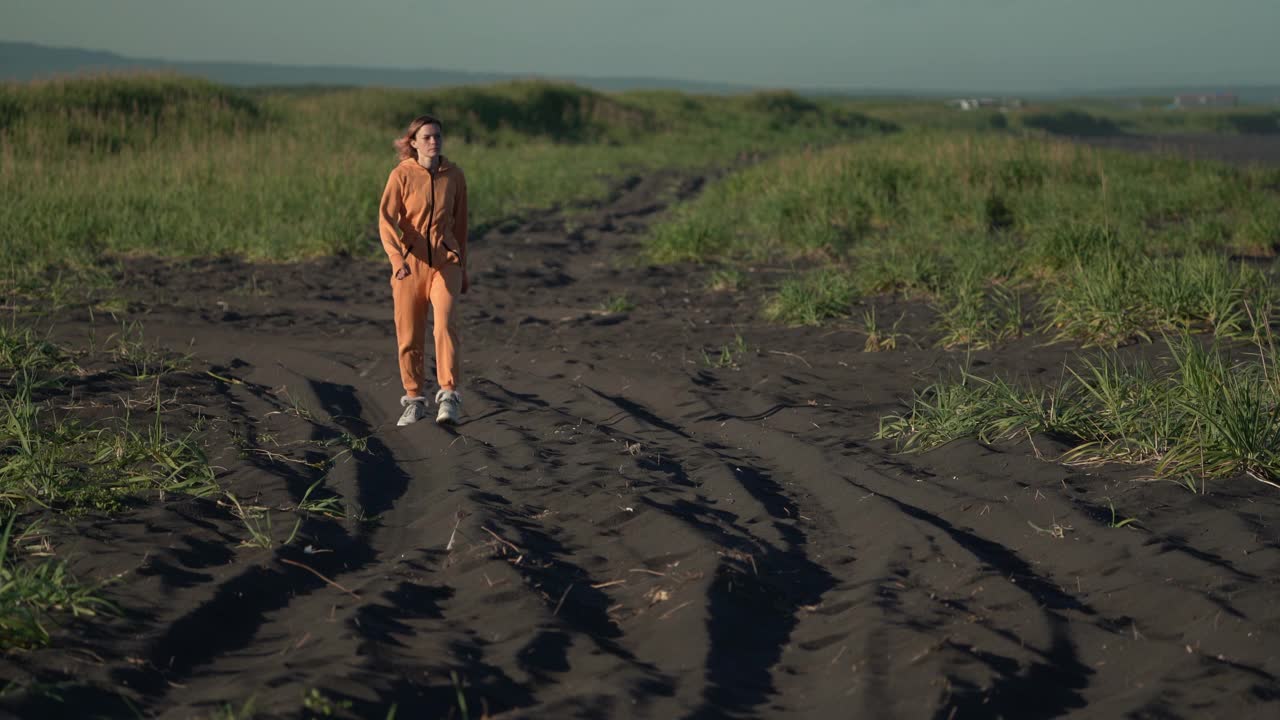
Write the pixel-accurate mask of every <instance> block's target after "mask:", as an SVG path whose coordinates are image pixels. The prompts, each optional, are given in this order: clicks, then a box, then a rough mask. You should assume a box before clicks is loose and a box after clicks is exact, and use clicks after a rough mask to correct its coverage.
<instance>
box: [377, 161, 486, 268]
mask: <svg viewBox="0 0 1280 720" xmlns="http://www.w3.org/2000/svg"><path fill="white" fill-rule="evenodd" d="M397 228H398V229H399V231H400V232H399V237H397V233H396V230H397ZM378 233H379V234H380V235H381V236H382V247H383V249H384V250H386V251H387V259H389V260H390V261H391V268H392V271H395V270H398V269H400V266H401V265H403V264H404V259H405V256H407V255H408V254H409V253H410V251H413V250H415V249H416V250H417V251H418V253H420V255H419V256H420V257H425V258H426V259H427V262H428V264H430V265H431V266H432V267H440V266H441V265H443V264H444V263H445V262H447V261H448V254H449V251H452V252H453V253H454V254H455V255H456V256H457V262H458V263H459V264H460V265H462V267H463V268H465V267H466V266H467V178H466V176H464V175H463V174H462V168H460V167H458V166H457V165H454V164H453V163H451V162H449V160H448V158H446V157H444V156H443V155H442V156H440V165H439V166H438V167H437V168H436V171H435V172H434V173H432V172H429V171H428V170H427V169H426V168H424V167H422V165H420V164H418V161H417V160H415V159H413V158H409V159H406V160H401V161H400V164H399V165H396V166H395V168H393V169H392V170H391V176H390V177H388V178H387V187H386V189H385V190H383V191H382V202H381V203H379V205H378Z"/></svg>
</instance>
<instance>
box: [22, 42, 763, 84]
mask: <svg viewBox="0 0 1280 720" xmlns="http://www.w3.org/2000/svg"><path fill="white" fill-rule="evenodd" d="M127 70H162V71H169V72H175V73H180V74H183V75H194V76H196V77H203V78H207V79H209V80H212V81H214V82H219V83H223V84H226V85H242V86H278V85H317V86H329V87H334V86H365V85H372V86H379V87H402V88H434V87H443V86H447V85H473V84H477V83H490V82H498V81H503V80H515V79H519V78H527V77H529V74H519V73H472V72H463V71H458V70H438V69H435V68H415V69H406V68H363V67H349V66H339V65H333V66H328V65H273V64H268V63H241V62H185V61H183V62H179V61H173V60H156V59H151V58H135V57H126V56H124V55H117V54H116V53H112V52H106V51H102V50H80V49H75V48H56V47H49V46H46V45H35V44H32V43H18V42H0V81H19V82H26V81H28V80H37V79H41V78H49V77H54V76H57V75H69V74H77V73H87V72H104V71H107V72H111V71H114V72H121V71H127ZM556 79H559V80H566V81H569V82H572V83H574V84H577V85H582V86H584V87H589V88H594V89H597V90H634V89H640V88H664V89H671V90H681V91H684V92H693V93H717V94H718V93H734V92H746V91H750V90H752V89H753V88H750V87H746V86H740V85H730V84H727V83H699V82H689V81H685V80H675V79H671V78H643V77H565V78H556Z"/></svg>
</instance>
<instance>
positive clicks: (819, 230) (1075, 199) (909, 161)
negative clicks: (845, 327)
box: [649, 131, 1280, 346]
mask: <svg viewBox="0 0 1280 720" xmlns="http://www.w3.org/2000/svg"><path fill="white" fill-rule="evenodd" d="M1277 183H1280V172H1277V171H1274V170H1265V171H1264V170H1239V169H1235V168H1229V167H1225V166H1219V165H1215V164H1192V163H1188V162H1184V161H1180V160H1176V159H1170V158H1165V157H1151V156H1135V155H1130V154H1125V153H1120V152H1114V151H1103V150H1096V149H1092V148H1088V147H1083V146H1079V145H1074V144H1068V143H1063V142H1046V141H1043V140H1037V139H1026V138H1017V137H1008V136H1002V135H980V136H975V135H969V134H957V133H950V132H928V131H923V132H907V133H903V134H900V135H895V136H893V137H886V138H878V139H872V140H867V141H865V142H859V143H853V144H849V145H844V146H840V147H836V148H831V149H828V150H824V151H820V152H814V153H792V154H786V155H785V156H783V157H780V158H778V159H777V160H774V161H772V162H770V163H766V164H763V165H761V166H759V167H755V168H751V169H749V170H746V171H744V172H741V173H738V174H736V175H735V176H733V177H731V178H729V179H728V180H726V181H725V182H723V183H720V184H719V185H717V186H716V187H714V188H711V189H710V190H709V191H708V192H707V193H705V194H704V195H703V196H702V197H700V198H699V199H698V200H696V201H695V202H693V203H690V204H689V205H687V206H685V207H683V208H681V209H680V211H679V212H677V213H676V214H675V215H674V216H673V217H672V218H671V219H670V220H669V221H668V222H667V223H665V224H663V225H662V226H660V227H659V228H658V229H657V230H656V231H655V232H654V234H653V236H652V238H651V242H650V245H649V251H650V254H651V257H652V258H653V259H654V260H656V261H658V262H673V261H693V262H705V263H712V262H714V263H722V264H728V265H730V266H732V265H741V264H744V263H760V262H765V263H777V262H779V261H782V262H786V263H791V265H792V266H793V267H795V268H796V270H797V272H796V273H795V276H794V277H793V278H792V279H791V280H789V281H787V282H786V283H785V284H784V285H783V287H782V288H781V289H780V290H779V291H778V292H777V293H775V294H774V295H773V297H772V300H771V301H770V302H769V304H768V305H767V307H766V312H767V314H768V315H769V316H770V317H773V318H776V319H779V320H782V321H787V322H800V323H813V322H819V321H821V320H823V319H825V318H830V317H841V316H847V315H848V314H849V312H850V309H851V303H852V301H853V299H854V298H856V297H859V296H867V295H875V294H880V293H890V292H892V293H902V294H905V295H908V296H915V297H922V298H925V299H927V300H929V301H930V302H931V303H933V304H934V305H935V306H936V307H937V309H938V311H939V318H940V320H939V322H940V325H941V327H942V331H943V336H944V344H947V345H971V346H972V345H977V346H983V345H987V344H990V343H992V342H995V341H998V340H1000V339H1005V338H1006V337H1007V336H1009V335H1011V334H1016V333H1017V332H1019V329H1020V328H1021V327H1022V326H1023V325H1024V324H1026V323H1031V324H1038V325H1043V326H1045V327H1047V328H1049V329H1051V330H1052V331H1053V332H1055V333H1056V334H1060V335H1062V336H1064V337H1069V338H1072V339H1076V340H1079V341H1083V342H1085V343H1090V344H1102V345H1114V344H1116V343H1119V342H1123V341H1125V340H1128V339H1131V338H1133V337H1149V336H1150V334H1151V333H1152V332H1158V331H1162V330H1176V329H1208V330H1211V331H1213V332H1215V333H1219V334H1227V335H1239V334H1250V333H1251V332H1252V328H1253V326H1254V322H1253V320H1251V319H1250V318H1249V317H1248V312H1246V310H1247V308H1249V307H1253V308H1255V310H1257V311H1259V312H1264V313H1265V311H1266V308H1267V307H1268V304H1269V303H1270V301H1271V300H1272V299H1273V296H1272V292H1271V290H1270V288H1269V286H1268V283H1267V280H1266V274H1265V271H1264V270H1263V269H1261V268H1262V267H1265V266H1267V265H1270V264H1271V262H1272V259H1273V257H1274V255H1275V252H1276V248H1275V247H1274V243H1275V238H1277V237H1280V202H1277V200H1276V197H1275V191H1274V187H1275V186H1276V185H1277ZM1240 256H1246V257H1250V258H1255V259H1256V260H1257V261H1258V262H1256V263H1241V262H1236V261H1233V260H1231V259H1230V258H1231V257H1240ZM1033 297H1034V298H1038V299H1039V302H1038V303H1032V302H1031V298H1033ZM1024 299H1025V302H1024Z"/></svg>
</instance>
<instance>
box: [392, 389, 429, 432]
mask: <svg viewBox="0 0 1280 720" xmlns="http://www.w3.org/2000/svg"><path fill="white" fill-rule="evenodd" d="M400 404H401V405H403V406H404V412H403V413H401V414H400V419H399V420H397V421H396V425H399V426H400V427H404V426H405V425H412V424H413V423H416V422H418V421H419V420H421V419H422V418H424V417H426V416H427V399H426V398H424V397H409V396H407V395H406V396H405V397H402V398H400Z"/></svg>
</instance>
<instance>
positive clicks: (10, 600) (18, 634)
mask: <svg viewBox="0 0 1280 720" xmlns="http://www.w3.org/2000/svg"><path fill="white" fill-rule="evenodd" d="M14 519H15V518H14V516H13V515H8V516H7V517H4V519H3V520H0V523H3V530H0V651H9V650H14V649H32V648H36V647H40V646H43V645H45V644H47V643H48V642H49V631H48V630H47V629H46V627H45V625H46V624H47V622H48V620H47V618H48V617H49V616H50V615H51V614H53V613H67V614H70V615H71V616H73V617H81V616H88V617H92V616H94V615H96V614H98V612H100V611H103V610H110V609H112V606H111V605H110V604H109V603H108V602H106V601H105V600H103V599H102V598H101V597H99V596H98V594H97V592H96V590H95V589H94V588H91V587H88V586H85V585H81V584H79V583H77V582H76V581H75V579H74V578H72V577H71V575H70V574H69V573H68V571H67V566H66V563H64V562H62V561H58V560H52V559H50V560H45V561H43V562H37V563H23V562H22V561H20V560H18V559H16V558H14V557H12V555H11V549H12V547H13V544H14V540H15V539H14V537H13V524H14Z"/></svg>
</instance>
